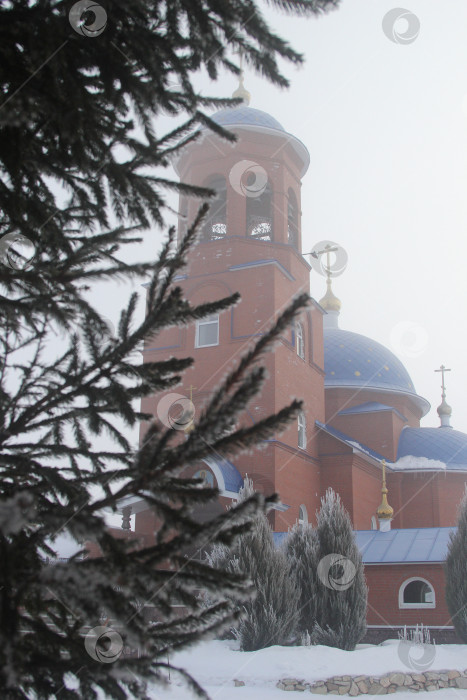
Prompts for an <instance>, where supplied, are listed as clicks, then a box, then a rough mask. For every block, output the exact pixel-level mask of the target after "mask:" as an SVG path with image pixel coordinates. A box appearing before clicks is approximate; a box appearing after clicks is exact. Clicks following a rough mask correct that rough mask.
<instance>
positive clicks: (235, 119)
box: [211, 105, 285, 132]
mask: <svg viewBox="0 0 467 700" xmlns="http://www.w3.org/2000/svg"><path fill="white" fill-rule="evenodd" d="M211 118H212V120H213V121H215V122H216V123H217V124H219V125H220V126H263V127H266V128H267V129H275V130H276V131H283V132H285V129H284V127H283V126H282V124H279V122H278V121H277V119H274V117H271V115H270V114H268V113H267V112H263V111H261V110H260V109H252V108H251V107H246V106H244V105H243V106H242V107H235V108H234V109H222V110H221V111H220V112H216V114H214V115H213V116H212V117H211Z"/></svg>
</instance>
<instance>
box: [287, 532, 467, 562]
mask: <svg viewBox="0 0 467 700" xmlns="http://www.w3.org/2000/svg"><path fill="white" fill-rule="evenodd" d="M456 529H457V528H455V527H421V528H406V529H404V530H389V531H388V532H382V531H381V530H356V531H355V538H356V540H357V545H358V548H359V550H360V552H361V555H362V559H363V563H364V564H402V563H403V564H411V563H416V562H418V563H421V562H424V563H425V562H427V563H433V564H436V563H440V562H443V561H445V559H446V555H447V551H448V544H449V539H450V535H451V532H455V531H456ZM287 536H288V532H275V533H274V541H275V543H276V545H277V546H280V545H282V544H284V542H285V540H286V538H287Z"/></svg>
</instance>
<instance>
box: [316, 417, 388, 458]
mask: <svg viewBox="0 0 467 700" xmlns="http://www.w3.org/2000/svg"><path fill="white" fill-rule="evenodd" d="M315 425H317V426H318V428H321V430H324V432H326V433H328V434H329V435H332V437H335V438H337V440H340V441H341V442H345V444H346V445H348V446H349V447H350V448H352V450H353V449H356V450H359V451H360V452H363V453H364V454H366V455H368V456H369V457H372V458H373V459H376V460H378V462H381V461H382V460H383V459H385V457H383V455H381V454H379V452H376V451H375V450H372V449H371V447H368V446H367V445H364V444H363V443H361V442H358V441H357V440H354V439H353V438H351V437H350V435H346V434H345V433H343V432H342V431H341V430H337V429H336V428H332V427H331V426H330V425H327V424H326V423H321V421H319V420H317V421H315ZM386 463H387V464H388V465H389V466H390V465H391V462H390V461H388V460H387V459H386Z"/></svg>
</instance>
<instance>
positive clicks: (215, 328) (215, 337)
mask: <svg viewBox="0 0 467 700" xmlns="http://www.w3.org/2000/svg"><path fill="white" fill-rule="evenodd" d="M212 345H219V314H213V315H212V316H208V317H207V318H203V320H202V321H197V322H196V347H197V348H207V347H209V346H212Z"/></svg>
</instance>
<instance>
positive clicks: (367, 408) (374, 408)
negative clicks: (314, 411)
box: [337, 401, 407, 421]
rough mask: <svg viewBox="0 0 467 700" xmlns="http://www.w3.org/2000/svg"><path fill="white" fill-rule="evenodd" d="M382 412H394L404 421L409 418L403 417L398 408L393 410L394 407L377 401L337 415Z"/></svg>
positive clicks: (362, 404)
mask: <svg viewBox="0 0 467 700" xmlns="http://www.w3.org/2000/svg"><path fill="white" fill-rule="evenodd" d="M380 411H393V412H394V413H396V414H397V415H398V416H399V417H400V418H402V420H404V421H407V418H406V417H405V416H403V415H402V413H401V412H400V411H398V410H397V408H393V406H386V405H385V404H384V403H378V402H377V401H366V402H365V403H361V404H359V405H358V406H352V408H346V409H345V410H344V411H339V413H338V414H337V415H338V416H347V415H351V414H356V413H379V412H380Z"/></svg>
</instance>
